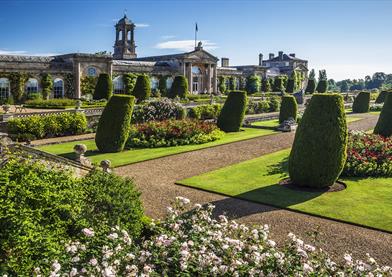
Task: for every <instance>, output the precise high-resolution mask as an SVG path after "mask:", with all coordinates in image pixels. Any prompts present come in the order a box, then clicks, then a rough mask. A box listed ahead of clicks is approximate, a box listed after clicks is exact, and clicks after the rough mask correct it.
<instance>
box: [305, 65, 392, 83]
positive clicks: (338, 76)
mask: <svg viewBox="0 0 392 277" xmlns="http://www.w3.org/2000/svg"><path fill="white" fill-rule="evenodd" d="M313 67H314V68H315V69H316V70H319V69H325V70H326V71H327V76H328V78H332V79H334V80H335V81H339V80H344V79H364V78H365V76H366V75H370V76H372V75H373V73H375V72H385V73H391V72H392V66H390V65H384V64H371V63H369V64H328V63H325V64H315V65H314V66H311V68H313ZM316 73H317V71H316Z"/></svg>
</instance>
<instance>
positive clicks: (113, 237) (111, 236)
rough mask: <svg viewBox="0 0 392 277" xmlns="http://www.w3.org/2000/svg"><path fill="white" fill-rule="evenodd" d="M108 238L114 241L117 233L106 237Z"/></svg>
mask: <svg viewBox="0 0 392 277" xmlns="http://www.w3.org/2000/svg"><path fill="white" fill-rule="evenodd" d="M108 238H109V239H113V240H115V239H117V238H118V234H117V233H111V234H110V235H108Z"/></svg>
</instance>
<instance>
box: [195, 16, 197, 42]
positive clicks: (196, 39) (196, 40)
mask: <svg viewBox="0 0 392 277" xmlns="http://www.w3.org/2000/svg"><path fill="white" fill-rule="evenodd" d="M196 41H197V22H196V23H195V48H196Z"/></svg>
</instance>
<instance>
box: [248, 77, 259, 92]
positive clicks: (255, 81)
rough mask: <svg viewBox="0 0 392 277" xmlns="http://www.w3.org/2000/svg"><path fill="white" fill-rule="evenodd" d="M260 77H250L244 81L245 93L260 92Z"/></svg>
mask: <svg viewBox="0 0 392 277" xmlns="http://www.w3.org/2000/svg"><path fill="white" fill-rule="evenodd" d="M260 86H261V82H260V77H259V76H257V75H251V76H249V77H248V78H247V79H246V91H247V92H248V94H253V93H256V92H259V91H260Z"/></svg>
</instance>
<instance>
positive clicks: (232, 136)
mask: <svg viewBox="0 0 392 277" xmlns="http://www.w3.org/2000/svg"><path fill="white" fill-rule="evenodd" d="M274 133H276V132H275V131H273V130H266V129H255V128H243V131H241V132H237V133H227V134H225V136H224V137H223V138H222V139H220V140H217V141H213V142H209V143H205V144H197V145H183V146H173V147H161V148H141V149H132V150H126V151H123V152H120V153H104V154H101V153H99V152H98V151H97V147H96V145H95V142H94V140H83V141H73V142H67V143H60V144H53V145H47V146H41V147H38V149H40V150H43V151H46V152H49V153H52V154H56V155H60V156H63V157H66V158H70V159H72V158H74V157H75V154H74V153H73V147H74V145H75V144H78V143H83V144H85V145H86V146H87V149H88V151H87V153H86V156H87V157H89V158H90V159H91V160H92V162H93V163H95V164H98V163H99V162H100V161H102V160H105V159H108V160H110V161H111V162H112V166H114V167H117V166H121V165H126V164H131V163H136V162H140V161H146V160H151V159H156V158H160V157H164V156H168V155H173V154H179V153H183V152H188V151H193V150H198V149H202V148H207V147H212V146H217V145H222V144H226V143H231V142H235V141H240V140H246V139H251V138H255V137H260V136H265V135H270V134H274Z"/></svg>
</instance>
